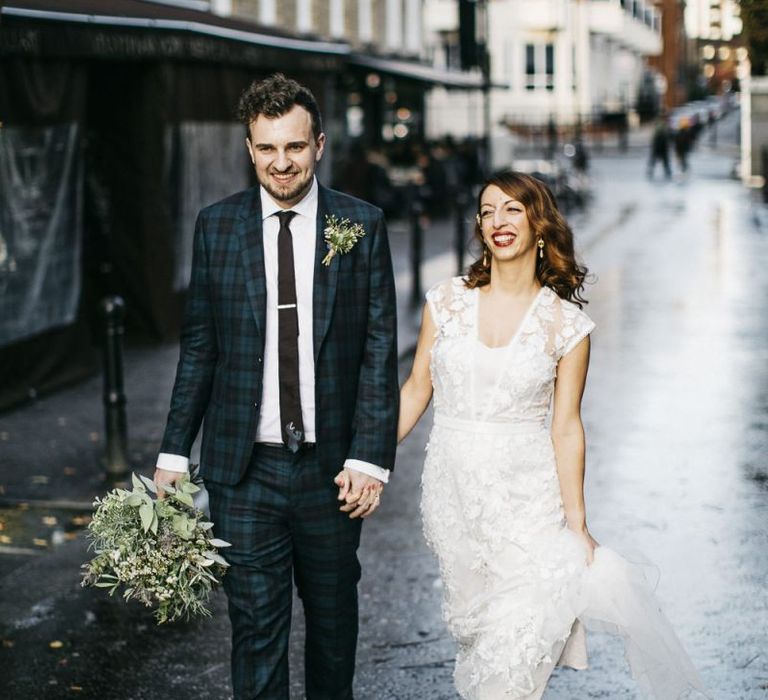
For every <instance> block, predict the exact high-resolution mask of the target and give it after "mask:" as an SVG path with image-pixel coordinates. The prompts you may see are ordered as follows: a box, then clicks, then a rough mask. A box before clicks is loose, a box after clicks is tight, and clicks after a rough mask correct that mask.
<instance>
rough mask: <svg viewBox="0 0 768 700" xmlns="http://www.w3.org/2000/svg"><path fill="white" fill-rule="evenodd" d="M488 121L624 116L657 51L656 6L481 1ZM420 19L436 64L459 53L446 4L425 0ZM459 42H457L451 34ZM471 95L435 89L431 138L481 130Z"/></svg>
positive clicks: (615, 1) (511, 123)
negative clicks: (486, 58)
mask: <svg viewBox="0 0 768 700" xmlns="http://www.w3.org/2000/svg"><path fill="white" fill-rule="evenodd" d="M484 6H485V7H486V9H487V36H488V40H487V43H488V50H489V54H490V78H491V82H492V85H493V87H492V89H491V94H490V101H491V106H490V112H491V125H492V129H493V131H494V132H495V133H496V134H503V132H504V126H505V125H506V126H508V127H512V128H514V127H516V126H519V125H546V124H547V123H548V122H550V121H554V122H555V123H557V124H574V123H577V122H579V121H581V122H589V121H593V120H595V119H596V118H599V117H600V115H602V114H605V113H615V112H621V111H623V112H626V111H627V110H629V109H631V108H632V107H633V105H634V103H635V101H636V98H637V91H638V89H639V86H640V83H641V81H642V78H643V74H644V72H645V71H646V57H647V56H651V55H656V54H658V53H660V51H661V22H660V14H659V12H658V10H657V9H656V8H655V7H654V6H653V5H652V4H650V3H649V2H644V1H643V0H488V1H487V2H486V3H484ZM425 23H426V26H427V33H428V36H430V43H431V52H432V54H433V55H434V57H435V61H437V62H438V63H443V64H446V65H450V63H451V61H452V60H455V58H454V57H455V55H456V52H457V49H456V44H455V40H454V41H453V42H452V39H454V38H457V37H458V32H457V27H458V14H457V11H456V3H455V2H451V1H450V0H427V3H426V12H425ZM456 40H457V39H456ZM477 102H478V98H477V97H476V96H471V95H452V94H451V95H449V94H446V93H441V92H440V91H433V95H432V97H431V99H430V102H429V110H428V112H429V114H430V122H429V129H428V131H429V132H430V133H431V134H432V135H439V134H442V133H460V132H463V131H464V132H466V131H471V132H475V133H480V131H481V130H482V117H481V114H482V109H481V108H480V107H479V106H478V105H477Z"/></svg>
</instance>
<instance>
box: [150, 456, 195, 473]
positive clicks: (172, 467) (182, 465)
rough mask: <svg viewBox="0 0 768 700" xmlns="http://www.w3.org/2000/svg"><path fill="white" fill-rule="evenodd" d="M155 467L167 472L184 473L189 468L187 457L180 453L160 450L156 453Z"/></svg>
mask: <svg viewBox="0 0 768 700" xmlns="http://www.w3.org/2000/svg"><path fill="white" fill-rule="evenodd" d="M156 468H157V469H165V470H166V471H169V472H179V473H184V474H185V473H186V472H187V470H188V469H189V457H182V456H181V455H171V454H168V453H167V452H161V453H160V454H159V455H157V464H156Z"/></svg>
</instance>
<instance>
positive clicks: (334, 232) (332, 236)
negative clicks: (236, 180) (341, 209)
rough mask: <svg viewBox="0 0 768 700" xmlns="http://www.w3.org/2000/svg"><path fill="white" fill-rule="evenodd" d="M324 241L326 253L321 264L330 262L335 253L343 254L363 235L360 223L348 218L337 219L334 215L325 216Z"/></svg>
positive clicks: (326, 264)
mask: <svg viewBox="0 0 768 700" xmlns="http://www.w3.org/2000/svg"><path fill="white" fill-rule="evenodd" d="M325 224H326V225H325V231H324V234H325V242H326V244H327V245H328V255H326V256H325V257H324V258H323V265H325V266H326V267H327V266H328V265H330V264H331V260H333V258H334V256H335V255H337V254H338V255H345V254H346V253H348V252H349V251H350V250H352V248H354V247H355V243H357V242H358V241H359V240H360V239H361V238H362V237H363V236H364V235H365V229H364V228H363V225H362V224H353V223H352V222H351V221H350V220H349V219H341V220H339V219H337V218H336V217H335V216H334V215H332V214H331V215H328V216H326V217H325Z"/></svg>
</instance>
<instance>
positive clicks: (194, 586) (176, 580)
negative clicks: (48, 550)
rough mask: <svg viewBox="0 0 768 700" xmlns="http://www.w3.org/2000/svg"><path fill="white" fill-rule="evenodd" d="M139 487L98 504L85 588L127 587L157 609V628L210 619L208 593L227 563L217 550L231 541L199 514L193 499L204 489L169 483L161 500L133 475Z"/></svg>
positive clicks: (130, 593)
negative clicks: (214, 532)
mask: <svg viewBox="0 0 768 700" xmlns="http://www.w3.org/2000/svg"><path fill="white" fill-rule="evenodd" d="M132 483H133V489H132V490H130V491H128V490H125V489H119V488H118V489H114V490H112V491H110V492H109V493H108V494H107V495H106V496H105V497H104V498H97V499H96V501H95V502H94V506H95V507H96V511H95V513H94V515H93V520H92V521H91V523H90V525H89V526H88V530H89V532H88V539H89V540H90V548H91V549H92V550H93V551H94V552H95V556H94V557H93V559H91V560H90V561H89V562H87V563H85V564H83V569H84V574H83V580H82V585H83V586H96V587H98V588H107V589H109V594H110V595H112V594H113V593H114V592H115V591H117V590H118V589H121V592H122V595H123V598H124V599H125V600H130V599H132V598H135V599H136V600H139V601H141V602H142V603H144V605H146V606H147V607H155V608H156V610H155V618H156V619H157V622H158V624H162V623H163V622H172V621H174V620H176V619H178V618H180V617H184V618H185V619H189V618H190V617H192V616H193V615H210V611H209V610H208V608H207V607H206V602H207V601H208V596H209V595H210V593H211V591H212V590H213V588H214V587H215V586H217V585H218V584H219V580H220V578H221V577H222V576H223V575H224V573H225V572H226V568H227V566H229V565H228V564H227V562H226V560H225V559H224V558H223V557H222V556H221V555H220V554H219V553H218V552H217V551H216V550H217V549H218V548H220V547H228V546H229V543H228V542H224V541H223V540H218V539H215V538H214V537H212V535H211V528H212V527H213V523H211V522H207V521H206V520H205V517H204V515H203V513H202V512H201V511H199V510H197V509H196V508H195V506H194V502H193V500H192V494H193V493H195V492H197V491H199V490H200V487H199V486H196V485H195V484H194V483H192V482H191V481H190V479H189V477H188V476H186V475H185V476H184V477H182V479H181V481H179V482H178V483H177V484H176V487H173V486H170V485H164V486H163V490H164V491H165V492H166V496H165V498H163V499H162V500H160V499H157V498H152V496H151V495H150V494H151V493H152V494H156V493H157V489H156V487H155V484H154V483H153V482H152V481H151V480H149V479H147V478H146V477H143V476H136V475H135V474H134V475H133V478H132Z"/></svg>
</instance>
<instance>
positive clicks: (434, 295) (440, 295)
mask: <svg viewBox="0 0 768 700" xmlns="http://www.w3.org/2000/svg"><path fill="white" fill-rule="evenodd" d="M464 296H465V294H464V281H463V278H461V277H452V278H451V279H448V280H444V281H442V282H439V283H438V284H436V285H435V286H434V287H432V289H430V290H429V291H428V292H427V305H428V307H429V312H430V314H432V320H433V321H434V323H435V325H436V326H437V328H438V329H440V328H442V327H443V326H445V325H446V323H448V321H449V320H450V319H451V316H452V312H454V313H455V312H456V311H457V310H459V309H458V307H459V306H461V305H462V304H461V301H462V300H463V297H464ZM457 304H458V305H457Z"/></svg>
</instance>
